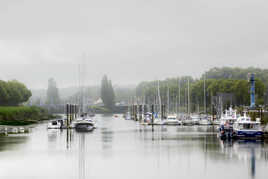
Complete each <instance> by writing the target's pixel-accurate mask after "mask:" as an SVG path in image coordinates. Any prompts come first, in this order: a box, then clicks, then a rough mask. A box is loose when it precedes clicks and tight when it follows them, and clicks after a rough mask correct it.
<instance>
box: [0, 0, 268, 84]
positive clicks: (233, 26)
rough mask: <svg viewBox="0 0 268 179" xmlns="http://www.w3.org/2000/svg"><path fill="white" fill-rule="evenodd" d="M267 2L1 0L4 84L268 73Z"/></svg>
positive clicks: (0, 65)
mask: <svg viewBox="0 0 268 179" xmlns="http://www.w3.org/2000/svg"><path fill="white" fill-rule="evenodd" d="M267 9H268V1H267V0H0V79H2V80H10V79H14V78H15V79H18V80H19V81H22V82H24V83H25V84H26V85H27V86H28V87H30V88H46V87H47V80H48V78H49V77H54V78H55V79H56V81H57V83H58V86H59V87H67V86H74V85H77V84H78V80H77V79H78V70H77V69H78V63H79V61H81V59H82V57H83V55H82V54H86V60H87V62H86V63H87V76H86V84H99V83H100V80H101V77H102V75H103V74H107V75H108V76H109V78H111V79H112V81H113V83H114V84H121V85H126V84H134V83H138V82H140V81H143V80H154V79H163V78H166V77H172V76H178V75H194V76H195V77H199V76H200V74H201V73H203V72H204V71H205V70H208V69H209V68H211V67H215V66H218V67H220V66H239V67H248V66H255V67H262V68H268V60H267V59H268V58H267V57H268V10H267Z"/></svg>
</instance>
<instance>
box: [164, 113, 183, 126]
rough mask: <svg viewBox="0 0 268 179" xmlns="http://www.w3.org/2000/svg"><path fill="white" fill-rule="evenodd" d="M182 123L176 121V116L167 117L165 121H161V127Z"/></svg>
mask: <svg viewBox="0 0 268 179" xmlns="http://www.w3.org/2000/svg"><path fill="white" fill-rule="evenodd" d="M181 124H182V122H181V121H180V120H178V119H177V116H176V115H169V116H168V117H167V119H166V120H163V125H181Z"/></svg>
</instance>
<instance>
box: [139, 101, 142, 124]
mask: <svg viewBox="0 0 268 179" xmlns="http://www.w3.org/2000/svg"><path fill="white" fill-rule="evenodd" d="M139 121H140V122H141V121H142V105H139Z"/></svg>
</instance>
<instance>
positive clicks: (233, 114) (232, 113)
mask: <svg viewBox="0 0 268 179" xmlns="http://www.w3.org/2000/svg"><path fill="white" fill-rule="evenodd" d="M237 118H238V115H237V111H236V110H234V109H233V108H232V107H230V108H229V109H228V110H227V109H226V110H225V114H222V115H221V118H220V125H224V124H225V123H226V122H228V123H229V125H233V124H234V123H235V121H236V120H237Z"/></svg>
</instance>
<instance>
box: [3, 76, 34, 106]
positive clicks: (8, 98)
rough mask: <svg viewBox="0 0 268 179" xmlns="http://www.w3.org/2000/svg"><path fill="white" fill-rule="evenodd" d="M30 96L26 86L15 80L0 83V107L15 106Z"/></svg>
mask: <svg viewBox="0 0 268 179" xmlns="http://www.w3.org/2000/svg"><path fill="white" fill-rule="evenodd" d="M31 96H32V93H31V91H30V90H28V89H27V88H26V86H25V85H24V84H22V83H20V82H18V81H16V80H12V81H8V82H5V81H0V105H2V106H17V105H19V104H21V103H23V102H26V101H28V99H29V98H30V97H31Z"/></svg>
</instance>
